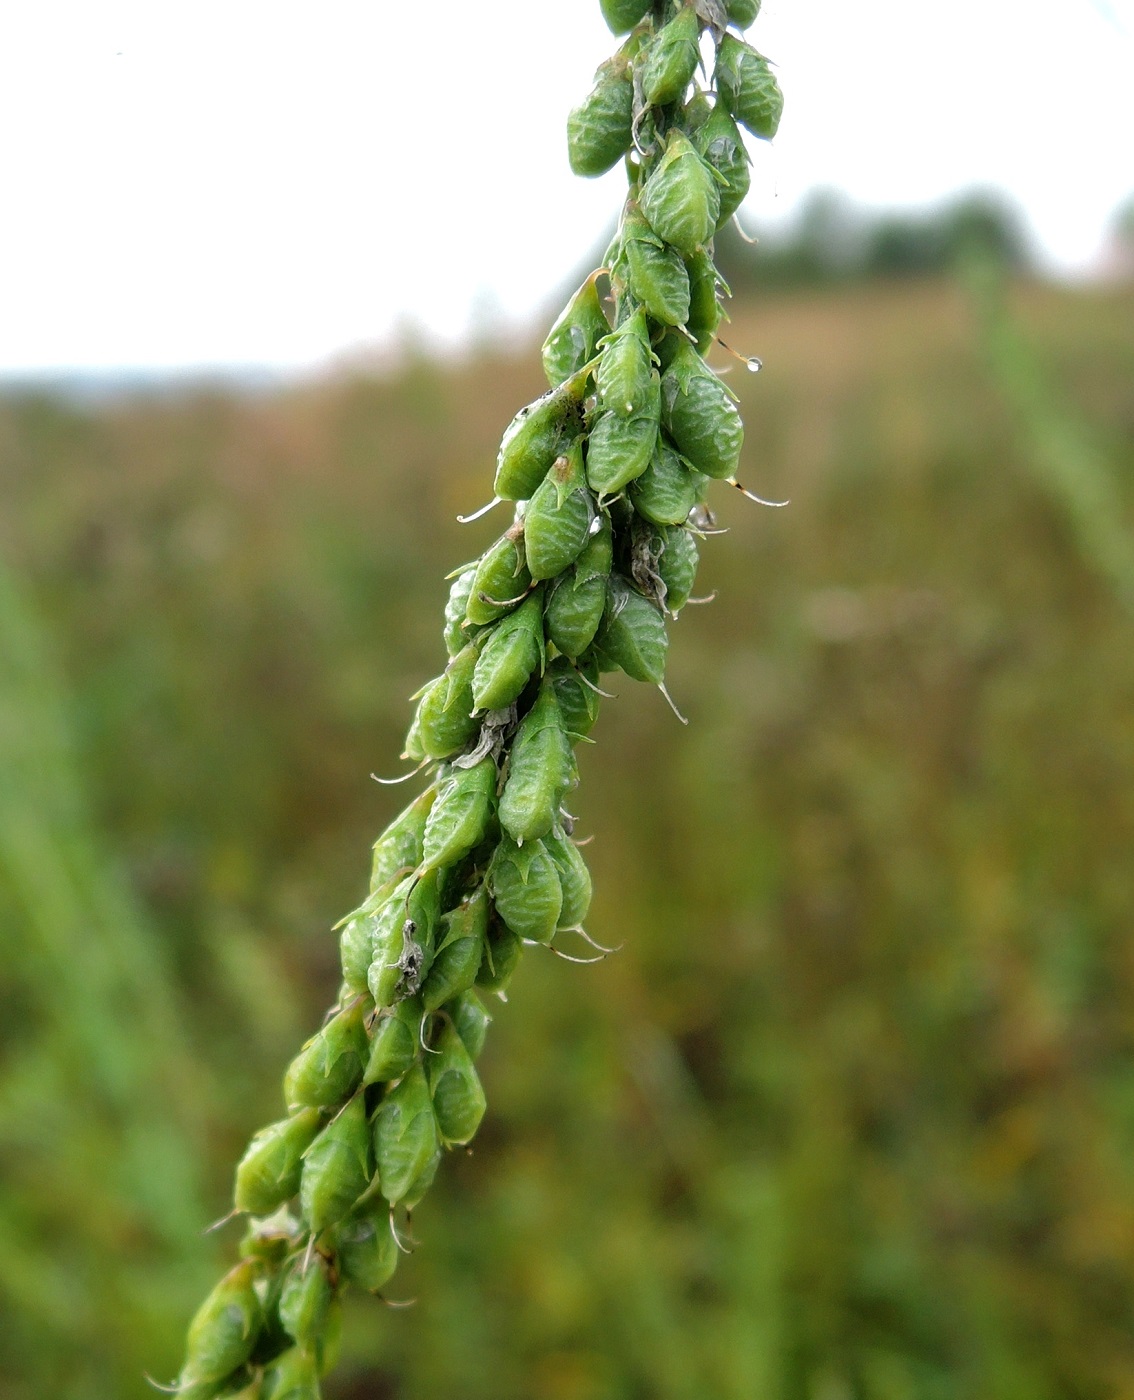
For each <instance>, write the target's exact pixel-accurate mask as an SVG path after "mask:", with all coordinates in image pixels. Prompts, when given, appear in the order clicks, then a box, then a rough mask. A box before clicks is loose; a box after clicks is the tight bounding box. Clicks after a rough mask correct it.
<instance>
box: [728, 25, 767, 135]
mask: <svg viewBox="0 0 1134 1400" xmlns="http://www.w3.org/2000/svg"><path fill="white" fill-rule="evenodd" d="M715 80H716V86H717V91H718V92H719V93H720V95H721V97H722V98H723V99H724V101H725V104H726V105H727V107H728V110H729V111H730V112H731V113H732V115H733V116H734V117H735V118H736V120H737V121H738V122H740V124H741V125H742V126H746V127H747V128H748V130H749V131H750V132H751V133H752V135H753V136H758V137H760V139H761V140H763V141H770V140H771V139H772V137H773V136H775V134H776V131H777V129H778V128H779V125H780V117H781V115H782V114H783V110H784V95H783V93H782V92H781V91H780V85H779V83H777V82H776V75H775V74H774V73H773V72H772V70H771V68H770V66H769V64H768V60H767V59H766V58H764V56H763V55H762V54H758V53H757V52H756V50H755V49H754V48H751V47H750V46H749V45H748V44H746V43H745V42H744V41H743V39H738V38H736V36H735V35H733V34H726V35H725V37H724V38H723V39H722V40H721V43H720V47H719V48H718V49H717V66H716V73H715Z"/></svg>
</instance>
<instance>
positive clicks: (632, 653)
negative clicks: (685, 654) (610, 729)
mask: <svg viewBox="0 0 1134 1400" xmlns="http://www.w3.org/2000/svg"><path fill="white" fill-rule="evenodd" d="M595 644H596V645H597V646H598V647H599V648H600V649H601V651H602V652H603V654H604V655H605V656H606V657H607V658H608V659H609V660H610V661H611V662H613V663H614V665H615V666H617V667H619V668H620V669H621V670H623V671H625V672H626V674H627V675H628V676H629V677H630V678H631V679H632V680H636V681H648V682H649V683H650V684H651V685H660V684H661V682H662V680H663V679H664V678H665V657H666V651H667V650H668V647H669V639H668V637H667V636H666V630H665V619H664V618H663V617H662V615H661V613H660V612H659V611H658V609H657V608H656V607H655V606H654V605H653V603H651V602H650V601H649V600H648V599H646V598H643V597H642V595H641V594H640V593H637V592H635V590H634V589H633V588H631V587H630V585H629V584H628V583H627V582H626V580H625V579H623V578H621V577H620V576H619V575H618V574H612V575H611V576H610V582H609V584H608V585H607V604H606V612H605V613H604V614H603V619H602V626H601V627H600V628H599V630H598V635H597V637H596V638H595Z"/></svg>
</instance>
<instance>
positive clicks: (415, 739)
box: [402, 715, 425, 763]
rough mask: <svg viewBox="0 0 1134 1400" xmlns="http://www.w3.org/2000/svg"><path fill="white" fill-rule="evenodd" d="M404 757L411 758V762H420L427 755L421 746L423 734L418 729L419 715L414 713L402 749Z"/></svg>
mask: <svg viewBox="0 0 1134 1400" xmlns="http://www.w3.org/2000/svg"><path fill="white" fill-rule="evenodd" d="M402 757H403V758H407V759H409V761H410V762H411V763H420V762H421V761H422V759H423V758H424V757H425V750H424V749H423V748H422V747H421V734H420V733H419V731H418V725H417V716H416V715H414V717H413V723H412V724H411V725H410V727H409V733H408V734H407V735H406V742H405V747H404V748H403V749H402Z"/></svg>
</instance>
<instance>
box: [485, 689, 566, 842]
mask: <svg viewBox="0 0 1134 1400" xmlns="http://www.w3.org/2000/svg"><path fill="white" fill-rule="evenodd" d="M577 781H578V779H577V770H576V768H575V755H574V752H573V750H572V748H571V741H570V739H569V738H568V737H567V734H566V731H565V730H564V728H563V716H562V714H561V713H560V709H559V700H558V698H557V696H556V693H555V686H554V684H553V683H552V681H551V680H550V678H548V677H545V678H544V680H543V683H542V684H541V685H540V688H539V694H538V695H537V696H536V700H535V704H534V705H533V706H532V707H531V709H530V710H529V711H528V713H527V714H526V715H525V716H524V718H523V719H522V720H521V721H520V727H519V729H518V730H517V731H516V737H515V738H514V739H513V741H512V751H511V755H510V757H509V760H508V777H507V780H506V781H505V783H504V791H503V793H502V794H501V796H500V808H499V812H500V825H501V826H502V827H503V828H504V830H505V831H506V832H507V833H508V835H509V836H510V837H511V838H512V840H513V841H517V842H521V843H522V842H525V841H534V840H536V839H537V838H539V837H541V836H546V835H547V833H548V832H549V831H550V830H551V829H552V827H553V826H554V825H555V824H556V823H557V822H558V820H559V807H560V804H561V803H562V801H563V798H564V796H565V795H566V793H567V790H568V789H569V788H570V787H572V786H573V784H574V783H575V782H577Z"/></svg>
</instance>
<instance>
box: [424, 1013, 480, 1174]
mask: <svg viewBox="0 0 1134 1400" xmlns="http://www.w3.org/2000/svg"><path fill="white" fill-rule="evenodd" d="M433 1048H434V1052H435V1053H434V1054H432V1055H430V1056H429V1089H430V1092H431V1093H432V1095H433V1112H434V1114H435V1115H436V1118H437V1131H438V1132H439V1133H440V1135H441V1141H442V1142H443V1143H445V1144H446V1146H451V1145H453V1144H457V1145H462V1144H464V1143H466V1142H471V1141H472V1139H473V1138H474V1137H475V1136H476V1130H477V1129H478V1128H479V1127H480V1120H481V1119H482V1118H483V1117H484V1110H485V1108H486V1107H487V1104H486V1101H485V1097H484V1088H483V1086H482V1085H481V1082H480V1078H479V1076H478V1075H477V1072H476V1070H475V1069H474V1068H473V1062H472V1057H471V1056H470V1055H469V1052H468V1051H467V1050H466V1049H465V1045H464V1041H462V1040H461V1037H460V1035H459V1034H458V1033H457V1030H456V1028H455V1027H454V1026H452V1025H446V1026H445V1028H444V1030H442V1032H441V1035H440V1036H439V1037H438V1040H437V1044H436V1045H435V1046H434V1047H433Z"/></svg>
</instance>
